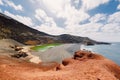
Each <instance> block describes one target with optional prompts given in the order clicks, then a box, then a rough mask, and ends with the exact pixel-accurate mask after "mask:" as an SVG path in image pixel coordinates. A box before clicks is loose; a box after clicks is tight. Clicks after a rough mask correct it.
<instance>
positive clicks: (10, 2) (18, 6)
mask: <svg viewBox="0 0 120 80" xmlns="http://www.w3.org/2000/svg"><path fill="white" fill-rule="evenodd" d="M4 2H5V3H6V4H7V5H8V6H10V7H12V8H14V9H15V10H18V11H23V7H22V5H20V4H19V5H16V4H15V3H13V2H12V1H9V0H4Z"/></svg>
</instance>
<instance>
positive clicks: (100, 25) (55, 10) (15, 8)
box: [0, 0, 120, 42]
mask: <svg viewBox="0 0 120 80" xmlns="http://www.w3.org/2000/svg"><path fill="white" fill-rule="evenodd" d="M0 12H1V13H4V14H6V15H8V16H10V17H12V18H14V19H16V20H18V21H19V22H22V23H23V24H25V25H28V26H30V27H32V28H34V29H37V30H39V31H43V32H46V33H49V34H52V35H60V34H72V35H77V36H85V37H90V38H92V39H94V40H98V41H110V42H111V41H112V42H120V0H0Z"/></svg>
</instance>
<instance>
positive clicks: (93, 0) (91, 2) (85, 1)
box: [82, 0, 110, 11]
mask: <svg viewBox="0 0 120 80" xmlns="http://www.w3.org/2000/svg"><path fill="white" fill-rule="evenodd" d="M109 1H110V0H82V9H83V10H85V11H86V10H91V9H94V8H96V7H98V6H100V5H102V4H105V3H108V2H109Z"/></svg>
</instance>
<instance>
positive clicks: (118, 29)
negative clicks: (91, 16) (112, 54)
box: [102, 23, 120, 33]
mask: <svg viewBox="0 0 120 80" xmlns="http://www.w3.org/2000/svg"><path fill="white" fill-rule="evenodd" d="M102 32H108V33H120V24H118V23H109V24H106V25H104V27H102Z"/></svg>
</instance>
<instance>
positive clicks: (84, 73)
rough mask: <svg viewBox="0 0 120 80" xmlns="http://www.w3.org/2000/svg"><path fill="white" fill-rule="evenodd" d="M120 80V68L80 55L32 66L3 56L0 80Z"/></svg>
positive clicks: (80, 52) (76, 54) (95, 57)
mask: <svg viewBox="0 0 120 80" xmlns="http://www.w3.org/2000/svg"><path fill="white" fill-rule="evenodd" d="M20 79H21V80H120V66H118V65H116V64H115V63H114V62H112V61H110V60H108V59H106V58H105V57H103V56H101V55H98V54H94V53H91V52H87V51H77V52H76V53H75V54H74V56H73V58H68V59H65V60H63V61H62V64H58V63H55V62H53V63H39V64H33V63H30V62H25V61H22V60H20V59H19V60H18V59H14V58H10V57H6V56H0V80H20Z"/></svg>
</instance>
